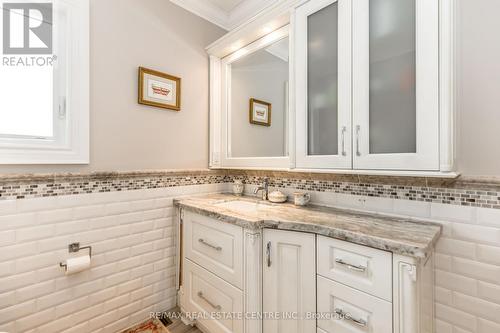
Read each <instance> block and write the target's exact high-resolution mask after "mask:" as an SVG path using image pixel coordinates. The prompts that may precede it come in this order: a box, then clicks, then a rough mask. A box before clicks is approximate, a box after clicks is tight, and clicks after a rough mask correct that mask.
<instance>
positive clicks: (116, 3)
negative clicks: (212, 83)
mask: <svg viewBox="0 0 500 333" xmlns="http://www.w3.org/2000/svg"><path fill="white" fill-rule="evenodd" d="M90 2H91V41H90V43H91V45H90V47H91V50H90V51H91V82H90V84H91V90H90V92H91V119H90V124H91V146H90V149H91V150H90V156H91V163H90V165H89V166H0V172H51V171H96V170H138V169H174V168H207V167H208V82H209V76H208V73H209V72H208V56H207V54H206V52H205V50H204V48H205V47H206V46H207V45H209V44H210V43H211V42H213V41H214V40H216V39H217V38H219V37H220V36H222V35H223V34H224V33H225V32H224V30H222V29H220V28H218V27H216V26H215V25H213V24H211V23H208V22H207V21H205V20H203V19H201V18H198V17H197V16H195V15H193V14H190V13H189V12H187V11H185V10H184V9H181V8H180V7H177V6H175V5H173V4H172V3H171V2H170V1H168V0H91V1H90ZM139 66H145V67H149V68H153V69H156V70H160V71H163V72H167V73H170V74H172V75H175V76H179V77H181V78H182V110H181V112H178V113H177V112H173V111H168V110H163V109H158V108H151V107H147V106H142V105H139V104H137V89H138V88H137V68H138V67H139Z"/></svg>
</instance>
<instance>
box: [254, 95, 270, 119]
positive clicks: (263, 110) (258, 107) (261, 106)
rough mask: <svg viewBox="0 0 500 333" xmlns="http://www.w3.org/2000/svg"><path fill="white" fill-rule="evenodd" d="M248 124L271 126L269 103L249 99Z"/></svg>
mask: <svg viewBox="0 0 500 333" xmlns="http://www.w3.org/2000/svg"><path fill="white" fill-rule="evenodd" d="M250 123H252V124H255V125H262V126H271V103H267V102H263V101H259V100H258V99H255V98H251V99H250Z"/></svg>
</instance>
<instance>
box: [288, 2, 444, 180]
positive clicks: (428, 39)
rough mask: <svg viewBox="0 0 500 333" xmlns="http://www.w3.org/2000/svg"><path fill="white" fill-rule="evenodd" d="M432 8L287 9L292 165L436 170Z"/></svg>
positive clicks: (435, 19)
mask: <svg viewBox="0 0 500 333" xmlns="http://www.w3.org/2000/svg"><path fill="white" fill-rule="evenodd" d="M438 37H439V2H438V1H434V0H405V1H398V0H359V1H351V0H322V1H309V2H307V3H305V4H303V5H302V6H300V7H298V8H297V9H296V11H295V55H296V58H295V61H296V62H295V72H296V91H295V96H296V109H295V112H296V135H297V137H296V166H297V167H298V168H338V169H346V168H347V169H349V168H354V169H361V170H363V169H382V170H384V169H385V170H427V171H439V169H440V165H439V42H438V41H439V38H438Z"/></svg>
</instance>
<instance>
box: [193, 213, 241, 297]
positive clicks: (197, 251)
mask: <svg viewBox="0 0 500 333" xmlns="http://www.w3.org/2000/svg"><path fill="white" fill-rule="evenodd" d="M183 225H184V227H183V232H184V237H183V238H184V256H185V257H186V258H188V259H191V260H192V261H193V262H195V263H197V264H198V265H200V266H201V267H203V268H206V269H207V270H209V271H210V272H212V273H214V274H215V275H217V276H219V277H220V278H222V279H224V280H226V281H227V282H229V283H231V284H233V285H234V286H236V287H238V288H240V289H241V288H242V285H243V282H242V281H243V259H242V258H243V229H242V228H241V227H237V226H235V225H232V224H228V223H223V222H220V221H217V220H214V219H211V218H209V217H206V216H202V215H199V214H194V213H191V212H185V214H184V219H183Z"/></svg>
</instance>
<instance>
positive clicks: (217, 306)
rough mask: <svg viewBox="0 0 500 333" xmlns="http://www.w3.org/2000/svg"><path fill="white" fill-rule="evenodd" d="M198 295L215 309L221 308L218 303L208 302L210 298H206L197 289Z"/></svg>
mask: <svg viewBox="0 0 500 333" xmlns="http://www.w3.org/2000/svg"><path fill="white" fill-rule="evenodd" d="M198 297H199V298H201V299H202V300H204V301H205V302H206V303H207V304H208V305H210V306H211V307H212V308H214V309H215V310H217V311H220V310H221V309H222V307H221V306H220V305H215V304H214V303H212V302H210V300H208V299H207V298H206V297H205V295H203V293H202V292H201V291H198Z"/></svg>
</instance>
